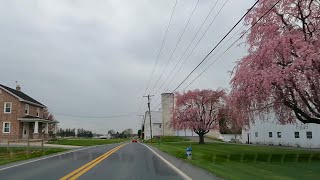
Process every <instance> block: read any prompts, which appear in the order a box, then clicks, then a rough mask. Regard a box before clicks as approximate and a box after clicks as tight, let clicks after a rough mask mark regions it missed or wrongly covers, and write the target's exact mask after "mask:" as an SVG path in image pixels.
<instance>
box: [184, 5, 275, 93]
mask: <svg viewBox="0 0 320 180" xmlns="http://www.w3.org/2000/svg"><path fill="white" fill-rule="evenodd" d="M280 1H281V0H278V1H277V2H276V3H275V4H274V5H273V6H272V7H271V8H270V9H269V10H268V11H267V12H265V13H264V14H263V15H262V16H261V17H260V18H259V19H258V20H257V21H256V22H255V23H254V24H253V25H252V26H251V27H250V28H249V29H247V30H246V31H245V32H244V33H243V34H242V35H241V36H240V37H239V38H238V39H237V40H236V41H234V42H233V43H232V44H231V45H230V46H229V47H228V48H227V49H226V50H225V51H224V52H223V53H222V54H221V55H220V56H219V57H217V58H216V59H215V60H214V61H213V62H212V63H211V64H210V65H209V66H207V67H206V68H205V69H204V70H203V71H202V72H201V73H200V74H199V75H198V76H197V77H196V78H195V79H193V80H192V81H191V82H190V83H189V84H188V86H187V87H185V89H184V90H186V89H187V88H188V87H189V86H190V85H191V84H192V83H193V82H194V81H196V80H197V79H198V78H199V77H200V76H201V75H202V74H203V73H204V72H205V71H207V70H208V69H209V68H210V67H211V66H212V65H213V64H214V63H215V62H216V61H218V60H219V59H220V58H221V57H222V56H223V55H224V54H225V53H226V52H227V51H229V50H230V49H231V47H232V46H234V45H235V44H236V43H237V42H238V41H239V40H240V39H242V38H243V36H244V35H245V34H246V33H247V32H249V31H250V30H251V29H252V28H253V27H254V26H255V25H256V24H257V23H258V22H259V21H260V20H261V19H262V18H263V17H264V16H266V15H267V14H268V13H269V12H270V11H272V9H273V8H274V7H275V6H276V5H277V4H278V3H279V2H280ZM229 40H230V39H229Z"/></svg>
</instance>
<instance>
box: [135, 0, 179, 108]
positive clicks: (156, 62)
mask: <svg viewBox="0 0 320 180" xmlns="http://www.w3.org/2000/svg"><path fill="white" fill-rule="evenodd" d="M177 3H178V0H176V1H175V4H174V6H173V9H172V12H171V15H170V19H169V23H168V25H167V28H166V31H165V34H164V37H163V40H162V43H161V46H160V50H159V53H158V55H157V58H156V61H155V64H154V67H153V69H152V71H151V74H150V77H149V80H148V83H147V86H146V89H145V90H144V93H143V96H144V95H145V93H146V92H147V91H148V89H149V86H150V82H151V79H152V77H153V74H154V71H155V69H156V67H157V65H158V61H159V57H160V54H161V52H162V49H163V46H164V43H165V40H166V38H167V34H168V31H169V27H170V25H171V21H172V17H173V15H174V12H175V10H176V7H177ZM142 104H143V99H142V100H141V102H140V105H139V108H138V112H140V110H141V108H142Z"/></svg>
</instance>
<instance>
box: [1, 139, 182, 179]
mask: <svg viewBox="0 0 320 180" xmlns="http://www.w3.org/2000/svg"><path fill="white" fill-rule="evenodd" d="M122 145H123V143H122V144H112V145H105V146H99V147H91V148H86V149H81V150H78V151H76V152H70V153H66V154H62V155H59V156H54V157H51V158H46V159H42V160H37V161H34V162H30V163H27V164H22V165H19V164H21V162H20V163H19V162H18V163H15V164H11V165H7V166H1V167H0V179H1V180H2V179H4V180H7V179H8V180H19V179H23V180H28V179H30V180H31V179H32V180H37V179H39V180H40V179H41V180H43V179H45V180H51V179H61V178H65V179H77V178H78V179H89V180H95V179H123V180H127V179H128V180H135V179H137V180H138V179H139V180H143V179H146V180H151V179H152V180H157V179H159V180H160V179H165V180H170V179H174V180H179V179H185V177H183V176H182V175H183V174H182V175H181V172H180V173H179V170H177V169H175V168H174V167H171V166H170V165H169V164H168V163H165V161H164V160H162V159H161V158H160V157H158V156H157V155H156V154H155V153H153V152H152V151H151V150H150V149H148V148H147V147H145V146H144V145H143V144H140V143H128V144H126V145H124V146H122ZM12 166H14V167H12ZM8 167H9V168H8ZM5 168H7V169H5Z"/></svg>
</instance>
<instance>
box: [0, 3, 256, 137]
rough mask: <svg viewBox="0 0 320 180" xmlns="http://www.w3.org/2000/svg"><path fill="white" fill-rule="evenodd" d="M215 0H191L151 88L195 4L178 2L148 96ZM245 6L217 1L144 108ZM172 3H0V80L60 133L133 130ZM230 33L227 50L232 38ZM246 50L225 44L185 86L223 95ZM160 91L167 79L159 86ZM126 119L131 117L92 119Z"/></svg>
mask: <svg viewBox="0 0 320 180" xmlns="http://www.w3.org/2000/svg"><path fill="white" fill-rule="evenodd" d="M215 2H216V0H200V2H199V4H198V6H197V8H196V10H195V12H194V15H193V16H192V19H191V20H190V23H189V25H188V26H187V29H186V31H185V33H184V35H183V36H182V38H181V41H180V43H179V44H178V46H177V49H176V51H175V53H174V54H173V57H172V59H171V61H170V63H169V64H168V67H167V70H166V71H165V73H164V75H163V76H162V78H161V80H160V82H159V83H158V86H157V87H156V88H154V86H155V83H156V81H157V79H158V78H159V77H160V75H161V72H162V71H163V69H164V67H165V66H166V64H167V62H168V60H169V57H170V56H171V54H172V52H173V50H174V48H175V46H176V43H177V42H178V39H179V37H180V35H181V33H182V32H183V29H184V27H185V25H186V23H187V21H188V18H189V16H190V14H191V12H192V10H193V8H194V7H195V5H196V3H197V1H196V0H178V3H177V6H176V11H175V12H174V15H173V18H172V23H171V25H170V27H169V30H168V34H167V38H166V39H165V43H164V46H163V50H162V53H161V54H160V56H159V57H160V58H159V63H158V65H157V66H156V69H155V73H154V76H153V77H152V80H151V84H150V88H149V90H148V91H147V93H152V94H153V93H155V92H156V91H157V89H158V87H159V86H160V85H161V84H162V83H163V82H164V80H165V79H166V78H167V75H168V74H169V72H170V71H171V70H172V69H173V68H174V66H175V64H176V63H177V62H178V60H179V59H180V58H181V57H182V55H183V52H184V51H185V50H186V48H187V46H188V44H189V43H190V42H191V40H192V38H193V36H194V35H195V34H196V31H197V30H198V28H199V27H200V25H201V23H202V22H203V21H204V19H205V18H206V16H207V15H208V13H209V11H210V10H211V8H212V7H213V5H214V4H215ZM224 3H225V0H218V3H217V5H216V7H215V9H214V10H213V12H212V13H211V15H210V16H209V18H208V20H207V21H206V23H205V24H204V26H203V28H202V29H201V31H200V32H199V34H198V36H197V37H196V39H195V41H194V42H193V44H192V45H191V47H190V48H189V50H188V51H187V54H185V55H184V56H183V58H182V60H181V62H183V61H184V60H185V59H186V57H187V56H188V54H189V53H190V51H191V49H192V48H193V47H194V46H195V44H196V42H198V39H199V38H200V37H201V35H202V34H203V33H204V32H205V29H206V28H207V27H208V26H209V24H210V22H211V21H212V20H213V19H214V17H215V16H216V14H217V13H218V11H219V9H220V8H221V7H222V5H223V4H224ZM253 3H254V1H253V0H229V1H228V2H227V3H226V5H225V7H224V8H223V9H222V11H221V13H220V14H219V15H218V16H217V18H216V20H215V22H214V23H213V24H212V26H211V27H210V28H209V29H208V31H207V33H206V34H205V36H204V37H203V39H202V40H201V41H200V43H199V45H198V46H197V47H196V48H195V50H194V51H193V53H192V54H191V55H190V58H189V59H188V60H187V61H186V63H184V64H183V66H182V68H181V71H180V72H179V73H178V75H177V76H175V78H174V80H173V81H172V83H171V84H169V85H168V87H167V89H163V90H162V89H161V90H159V93H157V94H155V96H154V97H153V98H152V101H151V104H152V107H155V106H156V105H157V104H158V103H159V102H160V101H159V100H160V99H159V98H158V97H159V96H160V93H161V92H164V91H166V92H169V91H172V90H173V89H175V87H176V86H178V84H179V83H180V82H181V81H182V80H183V79H184V78H185V77H186V75H187V74H188V73H189V72H190V71H191V70H192V69H193V68H194V67H195V66H196V65H197V64H198V63H199V62H200V61H201V60H202V58H204V56H205V55H206V54H207V53H208V52H209V51H210V49H212V48H213V47H214V46H215V44H216V43H217V42H218V41H220V39H221V38H222V37H223V36H224V35H225V34H226V33H227V31H228V30H229V29H230V28H231V27H232V26H233V25H234V24H235V23H236V22H237V21H238V20H239V18H240V17H241V16H242V15H243V14H244V13H245V12H246V10H247V9H248V8H249V7H250V6H251V5H252V4H253ZM174 4H175V0H110V1H108V0H104V1H102V0H99V1H98V0H97V1H94V0H90V1H88V0H30V1H18V0H17V1H15V0H1V1H0V27H1V28H0V61H1V63H0V84H3V85H6V86H9V87H12V88H14V87H15V81H18V82H19V84H20V85H21V86H22V91H24V92H25V93H27V94H28V95H30V96H31V97H33V98H35V99H36V100H38V101H40V102H42V103H43V104H45V105H46V106H47V107H48V108H49V110H50V111H51V112H53V113H54V114H55V117H56V119H57V120H58V121H60V124H59V126H60V127H62V128H78V127H82V128H85V129H89V130H93V131H94V132H99V133H104V132H107V130H109V129H114V130H116V131H122V130H123V129H126V128H132V129H133V130H134V131H137V130H138V128H139V127H140V125H141V117H138V116H137V115H138V114H142V113H143V111H145V110H146V108H147V104H146V99H144V100H142V96H143V95H144V94H143V93H144V91H145V89H146V86H147V82H148V78H149V77H150V74H151V71H152V69H153V67H154V64H155V61H156V59H157V55H158V53H159V50H160V47H161V43H162V40H163V38H164V35H165V31H166V28H167V25H168V22H169V19H170V14H171V12H172V9H173V7H174ZM241 28H242V29H244V27H242V24H241V26H239V27H238V28H237V30H238V29H240V30H241ZM239 32H240V31H239ZM239 32H238V33H237V34H236V35H235V36H234V38H232V40H231V41H230V42H229V43H228V44H231V43H232V42H233V41H234V40H236V39H237V38H238V37H239ZM239 43H240V42H239ZM239 43H237V44H238V45H239ZM228 44H227V45H226V46H225V48H227V46H228ZM225 48H222V50H221V51H220V53H222V52H223V51H224V49H225ZM220 53H219V52H218V53H217V54H216V55H215V56H214V57H213V58H212V59H211V61H209V62H208V63H207V64H209V63H211V62H212V61H213V60H214V59H215V58H216V57H218V56H219V55H220ZM245 53H246V47H245V46H244V45H242V46H236V47H234V48H232V49H231V50H230V51H228V52H227V53H226V54H225V55H224V56H223V57H222V58H221V59H220V60H219V61H217V63H215V64H214V66H212V67H211V68H210V69H209V70H208V71H207V72H206V73H204V74H203V75H202V76H200V78H199V79H198V80H197V81H195V82H194V83H193V84H192V85H191V86H189V87H188V89H195V88H198V89H203V88H212V89H216V88H218V87H222V88H226V89H228V88H229V81H230V73H229V71H231V70H232V68H233V67H234V63H235V61H236V60H238V59H239V58H241V57H243V56H244V55H245ZM179 67H180V64H179V65H178V68H179ZM205 67H206V64H205V65H204V66H201V68H199V70H198V71H196V72H195V74H194V75H193V76H191V78H190V80H188V81H187V82H186V83H185V84H183V85H182V86H181V88H179V89H178V90H180V91H181V90H183V89H184V88H185V86H187V85H188V82H191V80H192V79H193V78H194V77H195V76H196V75H197V74H199V73H200V72H201V70H202V69H204V68H205ZM178 68H177V69H178ZM177 69H176V70H175V71H173V72H176V71H177ZM173 74H174V73H173ZM170 79H171V78H169V80H170ZM165 86H167V83H165V85H164V86H163V88H164V87H165ZM153 88H154V89H155V90H154V91H152V90H153ZM157 99H158V100H157ZM155 100H157V101H156V102H155ZM141 102H143V104H142V107H141V108H140V109H139V107H140V105H141ZM138 111H139V112H138ZM125 114H131V116H128V117H117V118H116V117H114V118H93V117H92V116H94V117H105V116H113V115H115V116H117V115H125ZM64 115H72V116H85V117H70V116H64ZM88 116H89V117H88Z"/></svg>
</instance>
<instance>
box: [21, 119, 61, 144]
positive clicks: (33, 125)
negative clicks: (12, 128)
mask: <svg viewBox="0 0 320 180" xmlns="http://www.w3.org/2000/svg"><path fill="white" fill-rule="evenodd" d="M18 121H20V125H21V126H22V128H20V131H21V130H22V131H21V133H19V134H20V137H21V138H22V139H28V138H29V139H48V138H49V126H51V128H52V129H51V130H52V133H53V135H55V134H56V132H57V124H58V123H59V122H58V121H52V120H46V119H40V118H19V119H18Z"/></svg>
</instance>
